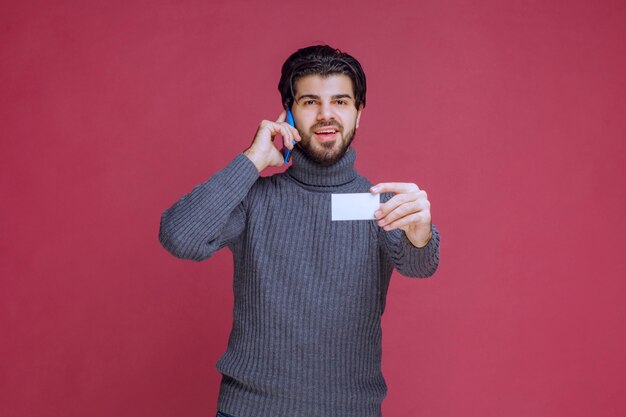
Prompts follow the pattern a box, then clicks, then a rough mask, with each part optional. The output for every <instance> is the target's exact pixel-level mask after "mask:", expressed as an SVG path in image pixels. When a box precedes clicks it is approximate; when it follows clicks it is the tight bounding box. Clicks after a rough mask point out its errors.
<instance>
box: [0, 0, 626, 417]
mask: <svg viewBox="0 0 626 417" xmlns="http://www.w3.org/2000/svg"><path fill="white" fill-rule="evenodd" d="M624 22H626V7H625V3H624V2H623V1H621V0H616V1H603V0H596V1H546V0H541V1H540V0H535V1H521V0H520V1H502V0H483V1H460V0H449V1H440V0H431V1H387V2H373V1H372V2H364V1H355V0H350V1H316V2H294V1H285V2H263V1H249V2H244V1H230V2H226V1H220V2H208V1H186V2H176V1H154V0H151V1H147V0H145V1H106V2H104V1H78V0H76V1H55V2H48V1H9V2H7V1H4V2H2V6H0V23H1V26H0V45H1V49H0V65H1V67H0V118H1V119H0V123H1V131H0V135H1V142H0V170H1V176H0V193H1V194H0V198H1V202H2V203H1V204H0V216H1V219H2V220H1V222H0V239H1V241H0V256H1V262H0V274H1V281H0V282H1V287H0V331H1V334H0V336H1V340H0V358H1V362H0V415H2V416H4V417H13V416H25V417H26V416H27V417H31V416H38V417H44V416H64V417H70V416H72V417H73V416H76V417H78V416H81V417H82V416H120V417H121V416H129V417H131V416H132V417H142V416H150V417H157V416H211V417H212V416H213V415H214V412H215V411H214V410H215V403H216V398H217V390H218V384H219V380H220V379H219V374H218V373H217V372H216V370H215V362H216V361H217V359H218V358H219V356H220V355H221V354H222V353H223V351H224V349H225V347H226V341H227V337H228V332H229V329H230V325H231V308H232V291H231V282H232V281H231V274H232V265H231V260H232V259H231V255H230V253H228V252H227V251H223V252H221V253H218V254H217V255H215V256H214V258H212V259H210V260H209V261H207V262H203V263H194V262H190V261H181V260H178V259H176V258H174V257H172V256H171V255H169V254H168V253H167V252H166V251H165V250H164V249H163V248H161V246H160V245H159V242H158V239H157V233H158V226H159V220H160V216H161V213H162V211H163V210H165V208H167V207H169V206H170V205H171V204H173V203H174V202H175V201H176V200H177V199H178V198H179V197H180V196H181V195H183V194H185V193H187V192H189V191H191V188H192V187H193V186H194V185H196V184H198V183H200V182H202V181H204V180H205V179H207V178H208V177H209V176H210V175H211V174H212V173H214V172H215V171H216V170H218V169H220V168H222V167H223V166H224V165H225V164H227V163H228V162H229V161H230V160H231V159H232V158H233V157H234V156H235V155H236V154H237V153H238V152H240V151H242V150H243V149H245V147H247V146H248V144H249V143H250V141H251V139H252V136H253V134H254V131H255V129H256V126H257V125H258V123H259V122H260V120H261V119H264V118H268V119H270V118H275V117H276V116H277V115H278V113H279V112H280V98H279V95H278V92H277V89H276V85H277V83H278V78H279V71H280V66H281V64H282V62H283V61H284V59H285V58H286V57H287V56H288V55H289V54H290V53H291V52H293V51H294V50H295V49H297V48H299V47H303V46H308V45H311V44H314V43H317V42H325V43H329V44H331V45H332V46H335V47H338V48H341V49H344V50H346V51H348V52H350V53H351V54H353V55H354V56H355V57H357V58H358V59H359V60H360V61H361V63H362V64H363V66H364V68H365V70H366V73H367V77H368V83H369V91H368V97H367V100H368V106H367V108H366V109H365V112H364V113H363V117H362V119H361V128H360V129H359V134H358V135H357V139H356V142H355V148H356V150H357V153H358V158H357V167H358V168H359V170H360V171H361V172H362V173H363V174H364V175H366V176H367V177H368V178H369V179H370V180H372V181H374V182H380V181H411V182H416V183H417V184H418V185H420V187H422V188H424V189H425V190H427V191H428V193H429V197H430V200H431V202H432V210H433V220H434V222H435V223H436V224H437V225H438V227H439V228H440V230H441V233H442V247H441V251H442V256H441V266H440V269H439V271H438V272H437V274H436V276H435V277H434V278H432V279H428V280H410V279H406V278H403V277H401V276H400V275H394V277H393V279H392V285H391V289H390V293H389V299H388V309H387V311H386V313H385V315H384V334H385V336H384V337H385V339H384V359H383V360H384V363H383V366H384V369H383V371H384V374H385V376H386V378H387V381H388V385H389V395H388V397H387V399H386V400H385V403H384V412H385V413H384V414H385V416H386V417H417V416H437V417H458V416H464V417H474V416H476V417H478V416H481V417H484V416H533V417H542V416H546V417H548V416H550V417H560V416H563V417H565V416H568V417H576V416H580V417H583V416H584V417H589V416H594V417H598V416H607V417H608V416H623V415H626V392H625V391H626V389H625V388H626V355H625V354H624V352H625V351H626V331H625V330H626V329H625V325H624V319H625V318H626V307H625V303H624V292H625V291H626V280H625V278H626V255H625V252H626V239H625V236H626V221H625V214H626V213H625V212H626V210H625V209H626V195H625V190H626V168H625V167H626V145H625V136H626V135H625V134H626V81H625V76H624V74H626V42H625V39H626V25H625V24H624Z"/></svg>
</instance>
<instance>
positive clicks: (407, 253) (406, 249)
mask: <svg viewBox="0 0 626 417" xmlns="http://www.w3.org/2000/svg"><path fill="white" fill-rule="evenodd" d="M431 227H432V232H433V235H432V237H431V238H430V241H428V243H427V244H426V246H424V247H422V248H417V247H415V246H413V244H412V243H411V241H410V240H409V238H408V237H407V236H406V234H405V233H404V231H402V230H400V229H396V230H391V231H389V232H386V231H384V230H383V229H380V233H381V234H382V236H381V241H382V245H383V249H384V251H385V252H386V253H387V254H388V255H389V258H390V259H391V262H392V263H393V265H394V267H395V268H396V269H397V270H398V272H400V273H401V274H402V275H404V276H407V277H413V278H427V277H430V276H432V275H433V274H434V273H435V271H437V267H438V266H439V231H438V230H437V228H436V227H435V225H434V224H433V225H432V226H431Z"/></svg>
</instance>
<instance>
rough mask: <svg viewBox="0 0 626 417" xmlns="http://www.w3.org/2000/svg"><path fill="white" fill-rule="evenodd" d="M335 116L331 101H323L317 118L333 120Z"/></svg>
mask: <svg viewBox="0 0 626 417" xmlns="http://www.w3.org/2000/svg"><path fill="white" fill-rule="evenodd" d="M333 118H334V114H333V109H332V106H331V105H330V103H322V104H321V105H320V107H319V111H318V112H317V120H331V119H333Z"/></svg>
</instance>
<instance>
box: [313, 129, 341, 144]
mask: <svg viewBox="0 0 626 417" xmlns="http://www.w3.org/2000/svg"><path fill="white" fill-rule="evenodd" d="M337 132H339V130H337V129H336V128H334V127H325V128H322V129H317V130H315V131H314V132H313V133H315V136H316V137H317V139H318V140H319V141H320V142H329V141H331V140H334V139H335V137H336V134H337Z"/></svg>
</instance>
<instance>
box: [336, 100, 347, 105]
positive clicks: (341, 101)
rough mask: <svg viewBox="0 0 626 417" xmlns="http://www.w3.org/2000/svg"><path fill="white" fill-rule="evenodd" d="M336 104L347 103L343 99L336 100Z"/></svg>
mask: <svg viewBox="0 0 626 417" xmlns="http://www.w3.org/2000/svg"><path fill="white" fill-rule="evenodd" d="M337 104H339V105H340V106H343V105H345V104H347V103H346V101H344V100H337Z"/></svg>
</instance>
